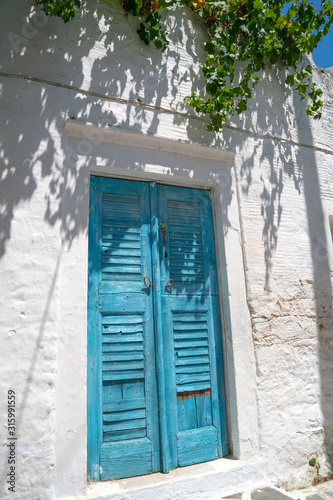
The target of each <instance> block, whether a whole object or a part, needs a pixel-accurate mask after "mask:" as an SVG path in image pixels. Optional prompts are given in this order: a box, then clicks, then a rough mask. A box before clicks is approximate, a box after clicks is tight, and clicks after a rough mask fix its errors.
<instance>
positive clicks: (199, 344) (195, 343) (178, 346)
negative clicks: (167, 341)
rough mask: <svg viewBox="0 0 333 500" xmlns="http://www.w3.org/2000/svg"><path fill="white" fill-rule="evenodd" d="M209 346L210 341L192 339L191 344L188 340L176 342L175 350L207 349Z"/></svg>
mask: <svg viewBox="0 0 333 500" xmlns="http://www.w3.org/2000/svg"><path fill="white" fill-rule="evenodd" d="M205 346H208V340H207V339H204V340H197V339H192V340H191V341H190V342H189V341H188V340H175V348H176V349H177V350H178V349H182V348H185V347H192V348H193V347H205Z"/></svg>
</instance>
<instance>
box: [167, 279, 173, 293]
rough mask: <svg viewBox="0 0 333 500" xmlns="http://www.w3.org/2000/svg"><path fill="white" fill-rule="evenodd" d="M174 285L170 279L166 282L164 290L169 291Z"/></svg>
mask: <svg viewBox="0 0 333 500" xmlns="http://www.w3.org/2000/svg"><path fill="white" fill-rule="evenodd" d="M174 284H175V282H174V281H173V280H172V279H170V280H169V281H168V282H167V284H166V285H165V288H166V289H167V290H171V288H172V287H173V285H174Z"/></svg>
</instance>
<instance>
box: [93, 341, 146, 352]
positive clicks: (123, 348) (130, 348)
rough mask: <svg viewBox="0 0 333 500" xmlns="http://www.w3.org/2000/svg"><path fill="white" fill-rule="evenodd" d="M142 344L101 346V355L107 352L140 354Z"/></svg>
mask: <svg viewBox="0 0 333 500" xmlns="http://www.w3.org/2000/svg"><path fill="white" fill-rule="evenodd" d="M142 351H143V345H142V343H139V342H138V343H132V342H130V343H128V344H124V343H122V344H103V353H108V352H114V353H115V352H142Z"/></svg>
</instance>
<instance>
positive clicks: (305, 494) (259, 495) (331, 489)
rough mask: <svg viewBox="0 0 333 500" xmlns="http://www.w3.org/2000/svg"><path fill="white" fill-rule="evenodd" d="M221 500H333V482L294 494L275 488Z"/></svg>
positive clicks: (237, 494)
mask: <svg viewBox="0 0 333 500" xmlns="http://www.w3.org/2000/svg"><path fill="white" fill-rule="evenodd" d="M221 500H333V481H327V482H325V483H321V484H318V485H317V486H310V487H308V488H304V489H302V490H297V491H292V492H287V491H284V490H282V489H279V488H274V487H266V488H259V489H256V490H253V491H240V492H239V493H235V494H233V495H228V496H223V497H221Z"/></svg>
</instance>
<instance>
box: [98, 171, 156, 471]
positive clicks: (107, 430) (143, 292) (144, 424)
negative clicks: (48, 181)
mask: <svg viewBox="0 0 333 500" xmlns="http://www.w3.org/2000/svg"><path fill="white" fill-rule="evenodd" d="M89 244H90V248H89V256H90V262H89V267H90V269H89V291H90V292H89V293H90V295H89V304H90V306H91V308H92V309H94V311H91V319H90V321H89V332H88V350H90V353H91V354H92V352H95V354H96V355H95V356H94V355H91V356H90V357H89V359H90V361H89V364H88V370H90V373H88V382H89V387H88V392H89V394H88V398H89V402H88V408H89V412H90V414H89V417H90V419H89V421H88V423H89V433H90V436H92V437H91V438H90V441H92V440H93V439H95V438H96V437H97V438H98V439H97V441H98V449H95V450H94V451H92V449H93V448H94V446H95V448H96V445H94V443H91V444H90V448H91V450H90V454H89V457H90V458H89V461H90V463H89V470H90V477H91V478H92V479H94V480H96V479H98V478H97V476H99V478H100V479H102V480H104V479H117V478H120V477H128V476H135V475H141V474H148V473H151V472H153V471H155V470H158V469H159V443H158V412H157V388H156V381H155V359H154V335H153V304H152V294H151V291H150V290H148V289H147V288H145V287H144V285H143V278H144V276H146V275H150V276H151V254H150V207H149V186H148V185H147V184H144V183H136V182H124V181H117V180H113V179H102V178H97V177H92V179H91V213H90V238H89ZM92 318H93V319H92Z"/></svg>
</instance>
